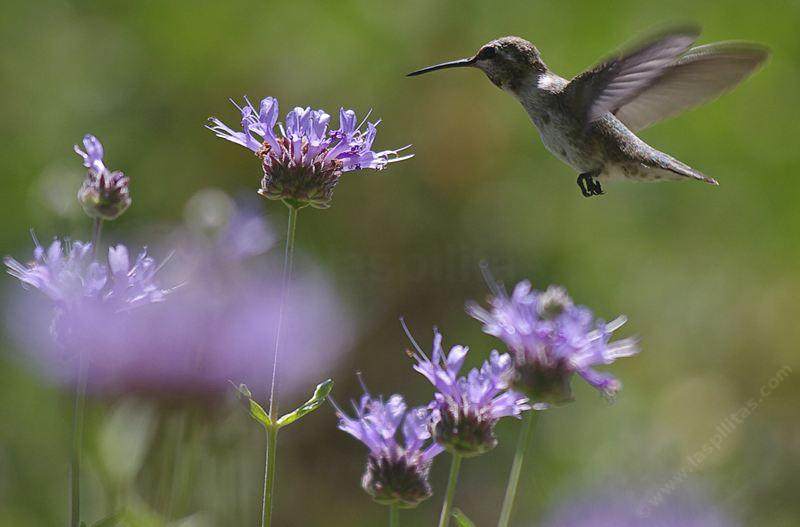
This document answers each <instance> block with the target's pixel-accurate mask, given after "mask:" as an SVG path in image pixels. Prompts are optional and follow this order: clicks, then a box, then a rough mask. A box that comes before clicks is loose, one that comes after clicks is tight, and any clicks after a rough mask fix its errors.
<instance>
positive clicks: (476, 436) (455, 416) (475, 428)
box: [434, 409, 497, 457]
mask: <svg viewBox="0 0 800 527" xmlns="http://www.w3.org/2000/svg"><path fill="white" fill-rule="evenodd" d="M440 415H441V417H440V419H439V421H438V422H437V423H436V428H435V430H434V432H435V436H436V441H437V442H438V443H439V444H440V445H442V446H444V447H445V448H446V449H447V450H448V451H449V452H451V453H454V454H458V455H460V456H463V457H473V456H477V455H480V454H483V453H484V452H488V451H489V450H491V449H493V448H494V447H495V446H497V438H496V437H495V435H494V425H495V420H494V419H491V418H482V417H479V416H475V415H464V414H463V413H461V412H457V413H453V411H451V410H450V409H444V410H442V411H441V413H440Z"/></svg>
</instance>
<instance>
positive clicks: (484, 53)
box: [478, 47, 497, 59]
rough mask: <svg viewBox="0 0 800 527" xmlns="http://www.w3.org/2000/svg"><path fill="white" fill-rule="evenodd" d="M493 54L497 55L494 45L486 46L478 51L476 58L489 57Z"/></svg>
mask: <svg viewBox="0 0 800 527" xmlns="http://www.w3.org/2000/svg"><path fill="white" fill-rule="evenodd" d="M495 55H497V49H495V48H494V47H486V48H483V49H482V50H481V51H480V53H478V59H490V58H492V57H494V56H495Z"/></svg>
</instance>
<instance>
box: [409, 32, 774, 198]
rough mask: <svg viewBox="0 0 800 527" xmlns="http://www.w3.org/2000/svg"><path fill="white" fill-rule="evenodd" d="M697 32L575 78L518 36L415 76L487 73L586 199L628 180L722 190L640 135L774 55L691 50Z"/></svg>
mask: <svg viewBox="0 0 800 527" xmlns="http://www.w3.org/2000/svg"><path fill="white" fill-rule="evenodd" d="M699 34H700V32H699V30H697V29H694V28H683V29H674V30H672V31H670V32H666V33H662V34H661V35H660V36H657V37H653V38H651V39H650V40H648V41H645V43H643V44H641V45H639V46H638V47H635V48H633V49H631V50H629V51H627V52H624V53H621V54H619V55H617V56H615V57H612V58H610V59H608V60H605V61H603V62H601V63H600V64H598V65H597V66H595V67H593V68H591V69H589V70H587V71H584V72H583V73H581V74H579V75H577V76H576V77H575V78H574V79H572V80H570V81H568V80H566V79H564V78H563V77H560V76H558V75H556V74H555V73H553V72H552V71H550V70H549V69H548V68H547V66H546V65H545V64H544V62H542V59H541V56H540V54H539V50H538V49H536V47H535V46H534V45H533V44H531V43H530V42H528V41H527V40H525V39H522V38H519V37H503V38H499V39H497V40H493V41H491V42H489V43H488V44H486V45H484V46H483V47H481V48H480V50H478V53H476V54H475V55H474V56H473V57H470V58H466V59H461V60H455V61H452V62H445V63H442V64H437V65H435V66H430V67H427V68H423V69H421V70H417V71H414V72H412V73H409V74H408V76H415V75H421V74H423V73H428V72H431V71H436V70H440V69H445V68H460V67H473V68H478V69H479V70H481V71H483V72H484V73H485V74H486V76H487V77H489V80H491V81H492V82H493V83H494V84H495V85H496V86H497V87H499V88H501V89H502V90H504V91H506V92H508V93H509V94H511V95H513V96H514V97H515V98H516V99H517V100H518V101H519V102H520V103H521V104H522V106H523V108H525V111H526V112H527V113H528V116H529V117H530V118H531V120H532V121H533V124H534V125H535V126H536V128H537V129H538V130H539V135H540V136H541V138H542V142H543V143H544V146H545V147H546V148H547V149H548V150H549V151H550V152H552V153H553V154H554V155H555V156H556V157H558V158H559V159H561V160H562V161H563V162H565V163H567V164H568V165H569V166H571V167H572V168H574V169H575V170H576V171H577V172H578V173H579V174H580V175H579V176H578V186H579V187H580V189H581V193H582V194H583V195H584V196H586V197H590V196H595V195H599V194H603V189H602V186H601V184H600V182H601V181H602V182H605V181H612V180H621V179H631V180H638V181H655V180H680V179H694V180H697V181H705V182H706V183H710V184H712V185H718V184H719V183H717V181H716V180H715V179H713V178H711V177H708V176H706V175H704V174H702V173H701V172H699V171H697V170H695V169H693V168H692V167H690V166H688V165H686V164H684V163H682V162H680V161H678V160H677V159H675V158H674V157H672V156H669V155H667V154H665V153H663V152H660V151H659V150H656V149H655V148H653V147H651V146H650V145H648V144H647V143H645V142H644V141H642V140H641V139H639V138H638V137H637V136H636V135H635V133H634V132H637V131H639V130H643V129H645V128H647V127H649V126H650V125H652V124H655V123H656V122H658V121H661V120H662V119H666V118H667V117H672V116H674V115H677V114H679V113H681V112H683V111H685V110H688V109H689V108H691V107H693V106H696V105H699V104H701V103H705V102H707V101H710V100H712V99H715V98H716V97H717V96H719V95H721V94H722V93H723V92H725V91H727V90H729V89H731V88H733V87H734V86H735V85H736V84H738V83H739V82H741V81H742V80H744V79H745V78H746V77H747V76H748V75H749V74H750V73H752V72H753V71H755V69H756V68H757V67H758V66H759V65H761V64H762V63H763V62H764V61H765V60H766V59H767V57H768V56H769V51H768V50H767V48H765V47H763V46H760V45H758V44H754V43H749V42H736V41H730V42H717V43H713V44H706V45H703V46H698V47H695V48H692V47H691V46H692V45H693V44H694V42H695V40H697V37H698V36H699ZM690 48H691V49H690Z"/></svg>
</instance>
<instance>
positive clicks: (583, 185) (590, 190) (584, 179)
mask: <svg viewBox="0 0 800 527" xmlns="http://www.w3.org/2000/svg"><path fill="white" fill-rule="evenodd" d="M598 174H600V171H599V170H596V171H594V172H585V173H583V174H581V175H580V176H578V187H579V188H580V189H581V194H583V197H585V198H591V197H592V196H600V195H602V194H605V192H603V187H602V186H600V182H599V181H597V180H596V179H595V177H597V175H598Z"/></svg>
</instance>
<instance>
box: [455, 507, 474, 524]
mask: <svg viewBox="0 0 800 527" xmlns="http://www.w3.org/2000/svg"><path fill="white" fill-rule="evenodd" d="M453 518H455V519H456V523H457V524H458V527H475V524H474V523H472V521H471V520H470V519H469V518H467V515H466V514H464V512H463V511H462V510H461V509H453Z"/></svg>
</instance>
